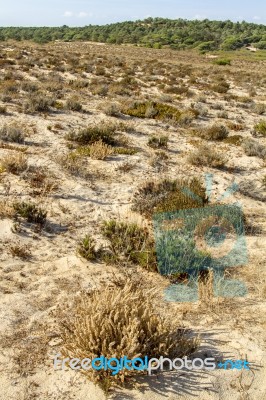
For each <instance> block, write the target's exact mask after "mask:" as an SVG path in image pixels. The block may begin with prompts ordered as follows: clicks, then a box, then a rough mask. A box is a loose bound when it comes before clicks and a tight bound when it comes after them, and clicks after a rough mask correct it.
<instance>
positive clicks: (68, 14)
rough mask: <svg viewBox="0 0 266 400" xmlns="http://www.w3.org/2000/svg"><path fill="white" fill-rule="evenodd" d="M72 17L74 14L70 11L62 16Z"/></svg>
mask: <svg viewBox="0 0 266 400" xmlns="http://www.w3.org/2000/svg"><path fill="white" fill-rule="evenodd" d="M73 15H74V14H73V12H72V11H65V12H64V15H63V16H64V17H73Z"/></svg>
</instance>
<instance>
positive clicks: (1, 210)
mask: <svg viewBox="0 0 266 400" xmlns="http://www.w3.org/2000/svg"><path fill="white" fill-rule="evenodd" d="M14 215H15V210H14V208H13V207H12V206H11V205H10V204H8V203H7V202H6V201H4V200H1V201H0V218H10V219H11V218H13V217H14Z"/></svg>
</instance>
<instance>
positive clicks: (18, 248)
mask: <svg viewBox="0 0 266 400" xmlns="http://www.w3.org/2000/svg"><path fill="white" fill-rule="evenodd" d="M8 250H9V252H10V254H11V255H12V257H19V258H21V259H22V260H25V259H28V258H30V256H31V252H30V250H29V248H28V246H26V245H23V244H20V243H11V244H10V245H9V247H8Z"/></svg>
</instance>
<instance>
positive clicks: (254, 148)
mask: <svg viewBox="0 0 266 400" xmlns="http://www.w3.org/2000/svg"><path fill="white" fill-rule="evenodd" d="M242 147H243V149H244V152H245V153H246V154H247V155H248V156H250V157H259V158H262V159H265V158H266V146H264V145H263V144H260V143H258V142H257V141H256V140H254V139H249V138H248V139H245V140H244V141H243V143H242Z"/></svg>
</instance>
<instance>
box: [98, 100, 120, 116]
mask: <svg viewBox="0 0 266 400" xmlns="http://www.w3.org/2000/svg"><path fill="white" fill-rule="evenodd" d="M102 110H103V112H104V113H105V114H106V115H108V116H110V117H118V116H119V115H120V107H119V105H118V104H117V103H106V104H104V105H103V107H102Z"/></svg>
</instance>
